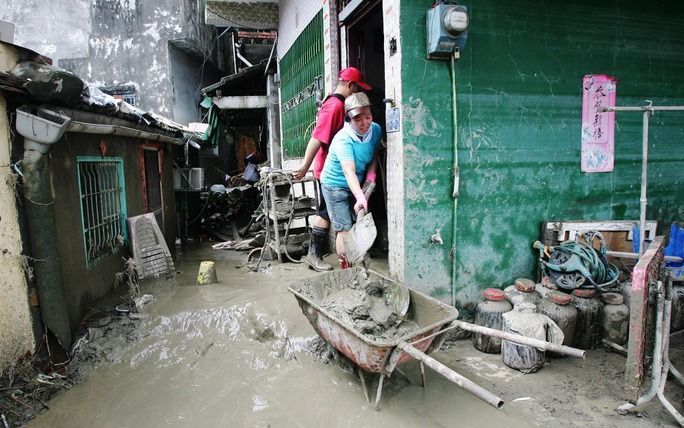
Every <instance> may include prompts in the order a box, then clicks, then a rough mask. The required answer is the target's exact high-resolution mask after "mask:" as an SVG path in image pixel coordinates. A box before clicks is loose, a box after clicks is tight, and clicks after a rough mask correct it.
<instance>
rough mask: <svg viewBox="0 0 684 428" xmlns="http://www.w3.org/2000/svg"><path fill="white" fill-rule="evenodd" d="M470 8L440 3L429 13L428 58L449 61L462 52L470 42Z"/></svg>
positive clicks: (429, 10)
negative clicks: (451, 57) (467, 42)
mask: <svg viewBox="0 0 684 428" xmlns="http://www.w3.org/2000/svg"><path fill="white" fill-rule="evenodd" d="M468 24H469V16H468V8H467V7H465V6H461V5H457V4H453V3H448V2H444V3H440V4H437V5H435V6H433V7H432V8H430V9H428V11H427V56H428V58H430V59H449V57H450V56H451V55H452V54H454V53H456V55H457V57H458V53H459V52H461V51H462V50H463V49H464V48H465V44H466V40H468Z"/></svg>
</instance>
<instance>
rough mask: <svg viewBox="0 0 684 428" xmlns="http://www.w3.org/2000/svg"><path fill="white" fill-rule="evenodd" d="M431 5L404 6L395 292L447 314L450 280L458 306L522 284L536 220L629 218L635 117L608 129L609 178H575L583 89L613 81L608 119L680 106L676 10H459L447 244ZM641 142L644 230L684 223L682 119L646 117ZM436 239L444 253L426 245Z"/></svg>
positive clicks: (681, 32) (446, 185) (444, 113)
mask: <svg viewBox="0 0 684 428" xmlns="http://www.w3.org/2000/svg"><path fill="white" fill-rule="evenodd" d="M432 3H433V2H432V1H429V0H422V1H408V0H404V1H402V2H401V24H400V25H401V39H400V43H401V56H402V68H401V69H402V82H403V88H402V91H403V92H402V93H403V96H402V108H403V111H402V119H403V121H402V125H403V131H402V136H403V147H404V153H403V156H404V160H403V168H404V171H405V174H404V181H403V183H404V187H405V194H404V204H405V208H404V209H405V212H404V216H403V218H404V220H405V226H404V229H405V253H404V261H405V268H404V270H405V280H406V282H407V283H409V284H410V285H412V286H414V287H417V288H418V289H421V290H423V291H427V292H429V293H430V294H432V295H433V296H436V297H438V298H440V299H442V300H445V301H447V300H448V298H449V296H450V294H451V274H452V266H455V270H456V271H455V278H456V281H455V288H456V300H457V303H460V304H463V303H466V302H472V301H474V300H476V299H477V298H478V297H479V294H480V292H481V291H482V289H483V288H485V287H489V286H495V287H500V286H505V285H507V284H510V283H511V282H512V281H513V280H514V279H515V278H516V277H520V276H526V277H532V275H533V273H534V267H535V253H534V252H533V251H532V249H531V243H532V242H533V241H534V240H535V239H537V238H538V236H539V230H540V223H541V222H542V221H544V220H547V219H583V220H605V219H617V220H619V219H635V218H638V215H639V189H640V173H641V115H639V114H631V115H630V114H629V113H618V114H617V116H616V121H617V125H616V133H615V136H616V137H615V138H616V162H615V171H614V172H613V173H607V174H606V173H602V174H585V173H581V172H580V131H581V105H582V90H581V84H582V77H583V76H584V75H585V74H598V73H605V74H609V75H613V76H616V77H617V78H618V79H619V83H618V90H617V103H618V105H640V104H643V102H644V100H645V99H650V100H653V101H654V103H655V104H666V105H682V104H684V61H682V46H684V22H683V21H682V19H681V16H684V4H681V3H677V4H675V3H673V2H667V4H665V3H657V4H650V5H649V7H643V4H642V3H641V2H637V1H633V0H632V1H621V2H617V1H608V2H603V3H596V2H590V1H588V0H582V1H575V2H541V3H540V2H538V1H532V0H526V1H519V2H505V1H497V0H479V1H463V2H461V3H464V4H465V5H466V6H468V8H469V12H470V16H471V20H470V30H469V40H468V42H467V45H466V49H465V51H464V52H463V53H462V57H461V59H459V60H458V61H457V64H456V80H457V88H456V92H457V100H458V101H457V112H458V127H457V129H458V133H457V137H458V158H459V164H460V169H461V186H460V197H459V199H458V209H457V222H456V223H457V232H456V237H455V239H454V236H453V233H452V229H453V221H452V216H453V208H454V202H453V198H452V197H451V190H452V183H453V178H452V171H453V169H452V162H453V158H454V156H453V120H452V109H451V83H450V70H449V63H448V61H435V60H427V59H426V52H425V44H426V34H425V33H426V28H425V18H426V11H427V9H428V8H429V7H430V6H431V5H432ZM650 137H651V143H652V144H651V147H650V148H649V161H650V164H649V168H650V171H649V206H648V217H649V218H654V219H657V220H659V221H660V222H661V224H668V223H669V222H670V221H672V220H682V219H683V217H684V209H683V208H682V205H681V201H682V199H683V198H684V187H683V186H682V184H683V182H684V176H683V175H682V173H681V171H682V170H684V152H682V150H681V142H682V140H683V139H684V116H683V115H682V114H681V113H662V114H661V113H658V114H656V115H655V116H654V117H653V119H652V122H651V134H650ZM435 229H440V231H441V236H442V238H443V239H444V245H443V246H440V245H433V244H430V243H429V242H428V240H429V237H430V235H431V234H433V233H434V231H435ZM452 257H455V261H454V260H453V259H452Z"/></svg>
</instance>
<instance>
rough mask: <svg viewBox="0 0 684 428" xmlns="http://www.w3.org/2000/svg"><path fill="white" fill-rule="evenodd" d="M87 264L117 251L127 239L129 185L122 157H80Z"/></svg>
mask: <svg viewBox="0 0 684 428" xmlns="http://www.w3.org/2000/svg"><path fill="white" fill-rule="evenodd" d="M77 161H78V187H79V194H80V199H81V224H82V227H83V244H84V247H85V256H86V264H87V266H88V267H91V266H93V265H95V264H96V263H97V262H99V261H100V260H101V259H103V258H104V257H107V256H109V255H111V254H115V253H116V252H117V251H118V249H119V247H120V246H122V245H123V242H124V240H125V239H126V189H125V185H124V179H123V177H124V175H123V160H122V159H121V158H97V157H95V158H92V157H82V156H79V157H78V158H77Z"/></svg>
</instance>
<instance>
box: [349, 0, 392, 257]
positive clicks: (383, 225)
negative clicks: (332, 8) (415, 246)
mask: <svg viewBox="0 0 684 428" xmlns="http://www.w3.org/2000/svg"><path fill="white" fill-rule="evenodd" d="M337 10H339V11H340V14H339V23H340V44H341V46H340V53H341V55H340V56H341V58H340V64H341V66H342V68H344V67H356V68H358V69H359V70H361V72H362V73H363V77H364V79H365V81H366V82H367V83H368V84H369V85H371V86H372V89H371V90H370V91H366V94H367V95H368V98H370V101H371V103H372V107H371V110H372V113H373V121H374V122H376V123H377V124H378V125H380V127H381V128H382V132H383V138H382V140H383V145H382V146H381V147H380V152H379V159H378V161H379V167H380V171H379V174H378V180H377V183H376V184H377V186H376V188H375V194H374V195H373V196H372V197H371V198H370V200H369V201H368V208H369V210H370V211H371V212H372V213H373V218H374V220H375V224H376V227H377V229H378V237H377V239H376V240H375V244H374V245H373V248H372V249H371V252H372V253H375V254H374V255H378V256H386V255H387V253H388V251H389V240H388V233H387V230H388V229H387V196H386V191H385V189H387V176H386V172H387V168H386V164H387V162H386V160H387V150H386V147H385V145H384V142H385V141H387V133H386V132H387V131H386V129H385V104H384V102H383V100H384V99H385V51H384V40H385V37H384V27H383V15H382V1H381V0H374V1H365V2H359V1H350V0H340V1H339V2H338V9H337Z"/></svg>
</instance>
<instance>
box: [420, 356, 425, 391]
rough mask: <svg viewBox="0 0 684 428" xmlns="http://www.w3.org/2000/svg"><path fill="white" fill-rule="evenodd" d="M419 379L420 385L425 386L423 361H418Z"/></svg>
mask: <svg viewBox="0 0 684 428" xmlns="http://www.w3.org/2000/svg"><path fill="white" fill-rule="evenodd" d="M420 380H421V386H422V387H423V388H425V364H423V362H422V361H421V362H420Z"/></svg>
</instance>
